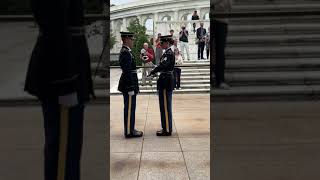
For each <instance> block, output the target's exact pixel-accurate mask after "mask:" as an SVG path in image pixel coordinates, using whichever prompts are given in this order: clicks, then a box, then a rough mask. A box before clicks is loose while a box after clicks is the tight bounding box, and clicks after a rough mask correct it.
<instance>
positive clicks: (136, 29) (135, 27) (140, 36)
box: [127, 19, 149, 65]
mask: <svg viewBox="0 0 320 180" xmlns="http://www.w3.org/2000/svg"><path fill="white" fill-rule="evenodd" d="M127 29H128V31H129V32H133V33H135V35H134V38H135V41H134V44H133V48H132V53H133V55H134V57H135V60H136V63H137V64H138V65H140V64H141V63H142V61H141V59H140V50H141V49H142V48H143V43H145V42H149V40H148V36H147V35H146V31H147V28H146V27H145V26H142V25H141V24H140V22H139V20H138V19H135V20H133V21H131V22H130V23H129V27H127Z"/></svg>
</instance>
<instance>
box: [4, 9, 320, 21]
mask: <svg viewBox="0 0 320 180" xmlns="http://www.w3.org/2000/svg"><path fill="white" fill-rule="evenodd" d="M313 15H320V10H308V11H265V12H231V13H212V12H211V13H210V17H212V18H246V17H275V16H277V17H278V16H313ZM85 19H86V20H91V21H95V20H110V16H109V15H103V14H87V15H85ZM33 20H34V18H33V16H32V15H0V22H27V21H33ZM169 22H170V21H169Z"/></svg>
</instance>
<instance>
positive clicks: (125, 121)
mask: <svg viewBox="0 0 320 180" xmlns="http://www.w3.org/2000/svg"><path fill="white" fill-rule="evenodd" d="M122 95H123V104H124V108H123V125H124V135H127V134H129V133H130V131H128V129H129V128H128V119H130V116H129V95H128V93H122Z"/></svg>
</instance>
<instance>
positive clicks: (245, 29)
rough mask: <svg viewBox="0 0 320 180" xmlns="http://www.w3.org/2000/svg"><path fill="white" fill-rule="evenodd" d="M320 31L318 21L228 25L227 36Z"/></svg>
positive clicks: (295, 33) (313, 32)
mask: <svg viewBox="0 0 320 180" xmlns="http://www.w3.org/2000/svg"><path fill="white" fill-rule="evenodd" d="M319 31H320V23H318V24H315V23H304V24H301V23H285V24H268V25H258V24H254V25H248V24H247V23H245V24H242V25H233V24H230V25H229V29H228V34H229V37H233V36H237V35H238V36H239V35H252V36H257V35H288V34H289V35H302V34H317V33H319Z"/></svg>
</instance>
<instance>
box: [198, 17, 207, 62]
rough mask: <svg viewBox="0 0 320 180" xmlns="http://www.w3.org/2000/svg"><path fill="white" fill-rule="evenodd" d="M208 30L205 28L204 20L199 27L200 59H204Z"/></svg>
mask: <svg viewBox="0 0 320 180" xmlns="http://www.w3.org/2000/svg"><path fill="white" fill-rule="evenodd" d="M206 34H207V31H206V29H205V28H203V22H201V23H200V27H199V28H198V29H197V41H198V60H200V58H201V59H204V57H203V51H204V46H205V39H206Z"/></svg>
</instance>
